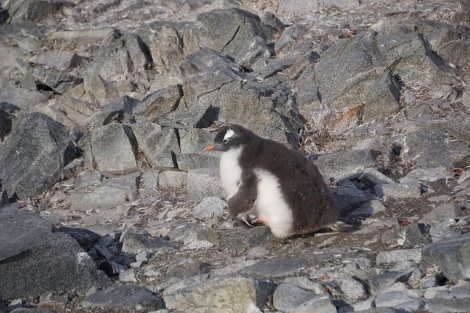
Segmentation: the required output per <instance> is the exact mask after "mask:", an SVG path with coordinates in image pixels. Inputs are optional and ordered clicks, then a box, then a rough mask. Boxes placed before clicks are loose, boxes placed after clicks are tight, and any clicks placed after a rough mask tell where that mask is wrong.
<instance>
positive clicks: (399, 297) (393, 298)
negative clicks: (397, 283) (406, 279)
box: [375, 290, 423, 311]
mask: <svg viewBox="0 0 470 313" xmlns="http://www.w3.org/2000/svg"><path fill="white" fill-rule="evenodd" d="M375 305H376V306H377V307H378V308H380V307H390V308H396V309H402V310H407V311H416V310H418V309H420V308H421V307H422V306H423V301H422V300H421V299H420V292H419V291H418V290H405V291H389V292H385V293H382V294H380V295H379V296H378V297H377V299H376V300H375Z"/></svg>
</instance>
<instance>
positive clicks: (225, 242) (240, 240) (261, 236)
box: [197, 226, 273, 250]
mask: <svg viewBox="0 0 470 313" xmlns="http://www.w3.org/2000/svg"><path fill="white" fill-rule="evenodd" d="M272 238H273V237H272V235H271V233H270V231H269V229H268V228H267V227H261V226H260V227H253V228H249V229H245V228H234V229H216V228H201V229H198V230H197V239H198V240H203V241H208V242H210V243H212V244H213V245H214V246H215V247H216V248H217V249H219V250H224V249H227V248H230V249H235V250H242V249H246V248H251V247H255V246H261V245H264V244H266V243H268V241H269V240H270V239H272Z"/></svg>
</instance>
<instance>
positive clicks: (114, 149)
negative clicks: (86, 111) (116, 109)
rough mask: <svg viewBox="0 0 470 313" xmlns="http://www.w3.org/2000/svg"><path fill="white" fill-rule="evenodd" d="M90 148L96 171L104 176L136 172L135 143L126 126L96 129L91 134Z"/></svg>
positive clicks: (110, 125)
mask: <svg viewBox="0 0 470 313" xmlns="http://www.w3.org/2000/svg"><path fill="white" fill-rule="evenodd" d="M91 148H92V151H93V160H94V161H95V163H96V167H97V170H98V171H100V172H101V173H102V174H103V175H104V176H107V177H113V176H117V175H122V174H127V173H130V172H135V171H136V170H137V162H136V157H137V142H136V139H135V137H134V135H133V133H132V129H131V128H130V127H128V126H125V125H120V124H114V123H112V124H108V125H106V126H102V127H98V128H96V129H95V130H94V131H93V133H92V134H91Z"/></svg>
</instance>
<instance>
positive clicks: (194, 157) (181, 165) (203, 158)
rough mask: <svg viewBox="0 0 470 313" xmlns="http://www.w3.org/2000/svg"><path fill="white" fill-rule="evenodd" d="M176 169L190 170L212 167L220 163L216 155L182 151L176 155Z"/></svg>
mask: <svg viewBox="0 0 470 313" xmlns="http://www.w3.org/2000/svg"><path fill="white" fill-rule="evenodd" d="M176 162H177V163H178V169H180V170H182V171H190V170H194V169H200V168H214V167H217V166H218V165H219V163H220V159H219V158H218V157H216V156H212V155H207V154H201V153H184V154H178V155H177V156H176Z"/></svg>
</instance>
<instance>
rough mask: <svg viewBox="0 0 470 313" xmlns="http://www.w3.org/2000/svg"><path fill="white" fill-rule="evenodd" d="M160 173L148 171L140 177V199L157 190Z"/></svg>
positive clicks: (152, 170)
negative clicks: (141, 186) (141, 187)
mask: <svg viewBox="0 0 470 313" xmlns="http://www.w3.org/2000/svg"><path fill="white" fill-rule="evenodd" d="M159 174H160V171H159V170H154V169H149V170H146V171H145V172H144V174H143V175H142V184H141V185H143V189H142V191H141V192H140V195H141V197H145V196H148V195H151V194H153V193H155V192H156V191H157V190H158V178H159Z"/></svg>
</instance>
